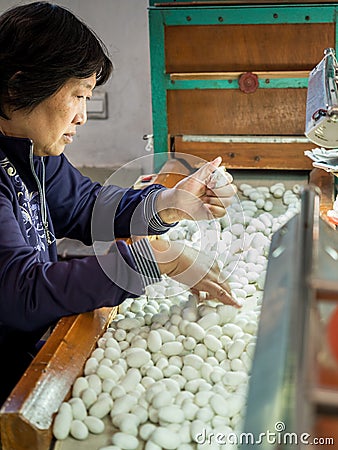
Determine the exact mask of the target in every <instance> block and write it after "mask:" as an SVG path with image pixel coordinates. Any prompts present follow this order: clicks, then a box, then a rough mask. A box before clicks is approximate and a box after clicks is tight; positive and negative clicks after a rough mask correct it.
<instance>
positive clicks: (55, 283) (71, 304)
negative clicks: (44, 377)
mask: <svg viewBox="0 0 338 450" xmlns="http://www.w3.org/2000/svg"><path fill="white" fill-rule="evenodd" d="M0 210H1V221H0V322H1V323H2V324H3V325H5V326H8V327H12V328H14V329H17V330H22V331H33V330H37V329H40V328H41V327H44V326H49V325H50V324H52V323H54V322H55V321H57V320H58V319H59V318H61V317H63V316H67V315H71V314H76V313H82V312H87V311H92V310H93V309H95V308H100V307H102V306H115V305H118V304H119V303H121V302H122V301H123V300H124V299H125V298H127V297H135V296H138V295H140V294H141V293H142V292H143V290H144V283H143V280H142V279H141V276H140V274H139V272H138V270H137V268H136V266H135V263H134V259H133V257H132V255H131V252H130V249H129V247H128V245H127V244H126V243H125V242H123V241H119V242H117V243H114V244H112V247H111V251H110V253H109V254H107V255H104V256H100V257H98V258H97V257H96V256H89V257H86V258H82V259H73V260H70V261H59V262H45V263H43V262H39V259H38V256H39V255H38V252H37V251H36V250H34V249H33V248H32V247H31V246H30V245H28V244H27V243H26V241H25V239H24V236H23V234H22V230H21V229H20V224H19V222H18V221H17V219H16V217H15V214H14V212H13V205H12V200H11V198H10V192H6V188H5V187H3V186H2V187H1V188H0Z"/></svg>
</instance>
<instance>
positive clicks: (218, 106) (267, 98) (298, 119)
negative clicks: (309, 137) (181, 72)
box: [167, 88, 306, 135]
mask: <svg viewBox="0 0 338 450" xmlns="http://www.w3.org/2000/svg"><path fill="white" fill-rule="evenodd" d="M167 95H168V131H169V134H171V135H179V134H206V135H213V134H216V135H218V134H219V135H235V134H236V135H257V134H258V135H304V127H305V109H306V89H300V88H299V89H289V88H287V89H265V88H264V89H263V88H262V89H258V90H257V91H256V92H254V93H252V94H244V93H243V92H241V91H240V90H239V89H237V90H234V89H223V90H220V89H203V90H198V89H196V90H173V91H168V93H167Z"/></svg>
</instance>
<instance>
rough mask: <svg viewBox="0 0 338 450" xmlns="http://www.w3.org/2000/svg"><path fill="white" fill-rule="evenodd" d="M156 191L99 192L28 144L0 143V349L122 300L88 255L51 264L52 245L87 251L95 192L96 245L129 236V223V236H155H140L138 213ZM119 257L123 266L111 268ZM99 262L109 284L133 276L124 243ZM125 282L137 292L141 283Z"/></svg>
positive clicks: (143, 225) (143, 221)
mask: <svg viewBox="0 0 338 450" xmlns="http://www.w3.org/2000/svg"><path fill="white" fill-rule="evenodd" d="M157 189H163V186H161V185H154V186H151V187H148V188H145V189H143V190H133V189H123V188H120V187H117V186H109V187H105V188H102V186H101V185H100V184H99V183H93V182H92V181H91V180H90V179H89V178H87V177H84V176H83V175H81V173H80V172H79V171H78V170H77V169H75V168H74V167H73V166H72V165H71V164H70V162H69V161H68V160H67V158H66V157H65V156H64V155H61V156H50V157H36V156H33V151H32V142H31V141H30V140H29V139H20V138H11V137H6V136H0V345H8V342H9V341H10V340H11V339H14V336H16V337H17V336H18V335H19V336H21V337H22V336H24V338H23V340H24V341H25V342H26V344H27V347H28V346H29V345H31V344H32V343H34V342H35V341H36V340H37V338H39V337H40V336H41V334H42V332H43V331H44V330H45V329H46V328H48V327H49V326H50V325H51V324H54V323H55V322H56V321H57V320H58V319H59V318H61V317H63V316H66V315H71V314H76V313H80V312H86V311H91V310H93V309H95V308H100V307H102V306H114V305H118V304H120V303H121V302H122V301H123V300H124V299H125V298H126V297H130V294H129V292H128V291H127V290H126V289H123V288H122V287H120V286H119V285H118V284H116V283H114V282H113V281H112V280H111V277H108V276H107V275H106V273H105V272H104V271H103V270H102V267H101V266H102V265H101V264H99V262H98V259H97V258H96V257H95V256H88V257H84V258H79V259H72V260H68V261H58V260H57V252H56V238H61V237H68V238H74V239H78V240H80V241H82V242H83V243H85V244H86V245H90V244H92V232H91V220H92V212H93V208H94V204H95V201H96V199H97V198H98V197H99V194H100V195H101V194H102V193H103V195H101V197H102V199H101V204H103V205H104V206H103V211H104V214H103V219H102V220H99V222H101V223H102V224H103V227H102V230H99V231H98V234H99V235H100V233H101V234H102V236H98V238H99V239H101V238H102V240H107V239H109V238H110V239H114V238H119V237H123V238H125V237H129V236H130V224H131V223H132V222H133V224H134V225H133V226H134V230H133V233H135V234H137V233H138V234H140V235H144V234H145V231H149V232H150V233H151V234H155V233H156V232H158V230H151V229H150V230H148V227H149V221H147V217H144V214H143V212H142V211H143V209H142V208H138V206H139V205H140V204H141V203H142V202H143V201H144V199H145V198H146V197H147V195H148V194H149V191H152V190H157ZM45 200H46V201H45ZM110 209H111V210H112V211H114V212H115V215H114V218H113V219H111V221H110V222H109V220H104V217H106V218H107V217H108V215H107V211H109V210H110ZM135 211H138V213H137V217H136V220H135V219H134V216H135ZM99 214H100V212H99ZM100 219H101V218H100ZM47 241H49V242H47ZM121 256H122V258H123V260H124V261H125V262H126V263H127V264H126V265H121V264H120V263H119V262H120V261H121ZM102 258H103V259H104V264H105V265H107V266H109V267H110V268H111V270H112V272H113V274H115V277H116V278H115V279H120V278H121V277H122V278H123V277H124V276H126V277H127V276H128V275H126V274H125V273H123V271H124V270H125V268H124V266H128V267H132V268H134V269H136V267H135V261H134V258H133V256H132V253H131V252H130V250H129V248H128V245H127V244H126V243H125V242H124V241H118V242H117V243H116V244H114V245H113V246H112V251H111V252H110V253H109V254H107V255H105V256H103V257H102ZM133 283H134V285H136V287H135V289H136V291H137V290H139V293H141V292H142V290H143V284H142V281H141V278H136V281H135V279H134V280H133ZM18 333H19V334H18ZM15 340H17V338H15ZM21 341H22V339H21Z"/></svg>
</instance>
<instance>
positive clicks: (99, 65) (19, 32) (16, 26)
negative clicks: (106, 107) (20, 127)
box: [0, 1, 113, 119]
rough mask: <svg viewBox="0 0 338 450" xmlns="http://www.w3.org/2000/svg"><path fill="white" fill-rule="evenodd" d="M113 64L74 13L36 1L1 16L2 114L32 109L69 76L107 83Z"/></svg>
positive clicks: (98, 42)
mask: <svg viewBox="0 0 338 450" xmlns="http://www.w3.org/2000/svg"><path fill="white" fill-rule="evenodd" d="M112 68H113V66H112V62H111V60H110V58H109V56H108V51H107V48H106V47H105V45H104V44H103V42H102V41H101V40H100V39H99V37H98V36H97V35H96V34H95V33H94V32H93V31H92V30H91V29H90V28H89V27H88V26H87V25H86V24H85V23H84V22H82V21H81V20H80V19H79V18H78V17H76V16H75V15H74V14H73V13H72V12H71V11H69V10H67V9H66V8H63V7H61V6H58V5H54V4H51V3H48V2H44V1H38V2H34V3H29V4H25V5H21V6H17V7H14V8H11V9H9V10H8V11H6V12H5V13H4V14H2V15H1V16H0V116H1V117H3V118H5V119H8V117H7V116H6V114H5V111H4V107H5V105H8V106H9V107H11V108H13V109H14V110H19V109H26V108H27V109H33V108H34V107H35V106H37V105H38V104H39V103H41V102H42V101H43V100H45V99H46V98H48V97H50V96H51V95H53V94H54V93H55V92H57V91H58V90H59V89H60V88H61V87H62V86H63V85H64V84H65V83H66V82H67V81H68V80H69V79H71V78H89V77H91V76H92V75H94V74H96V77H97V83H96V85H97V86H99V85H102V84H104V83H105V82H106V81H107V80H108V78H109V76H110V74H111V72H112Z"/></svg>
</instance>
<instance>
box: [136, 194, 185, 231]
mask: <svg viewBox="0 0 338 450" xmlns="http://www.w3.org/2000/svg"><path fill="white" fill-rule="evenodd" d="M163 189H166V188H162V189H156V190H153V191H151V192H149V194H148V195H147V196H146V198H145V200H144V216H145V218H146V221H147V222H148V224H149V229H151V231H152V232H153V233H154V234H158V233H165V232H166V231H168V230H169V229H170V228H172V227H174V226H176V225H177V223H178V222H175V223H166V222H163V220H161V218H160V216H159V214H158V213H157V210H156V198H157V196H158V195H159V194H160V192H161V191H162V190H163Z"/></svg>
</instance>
